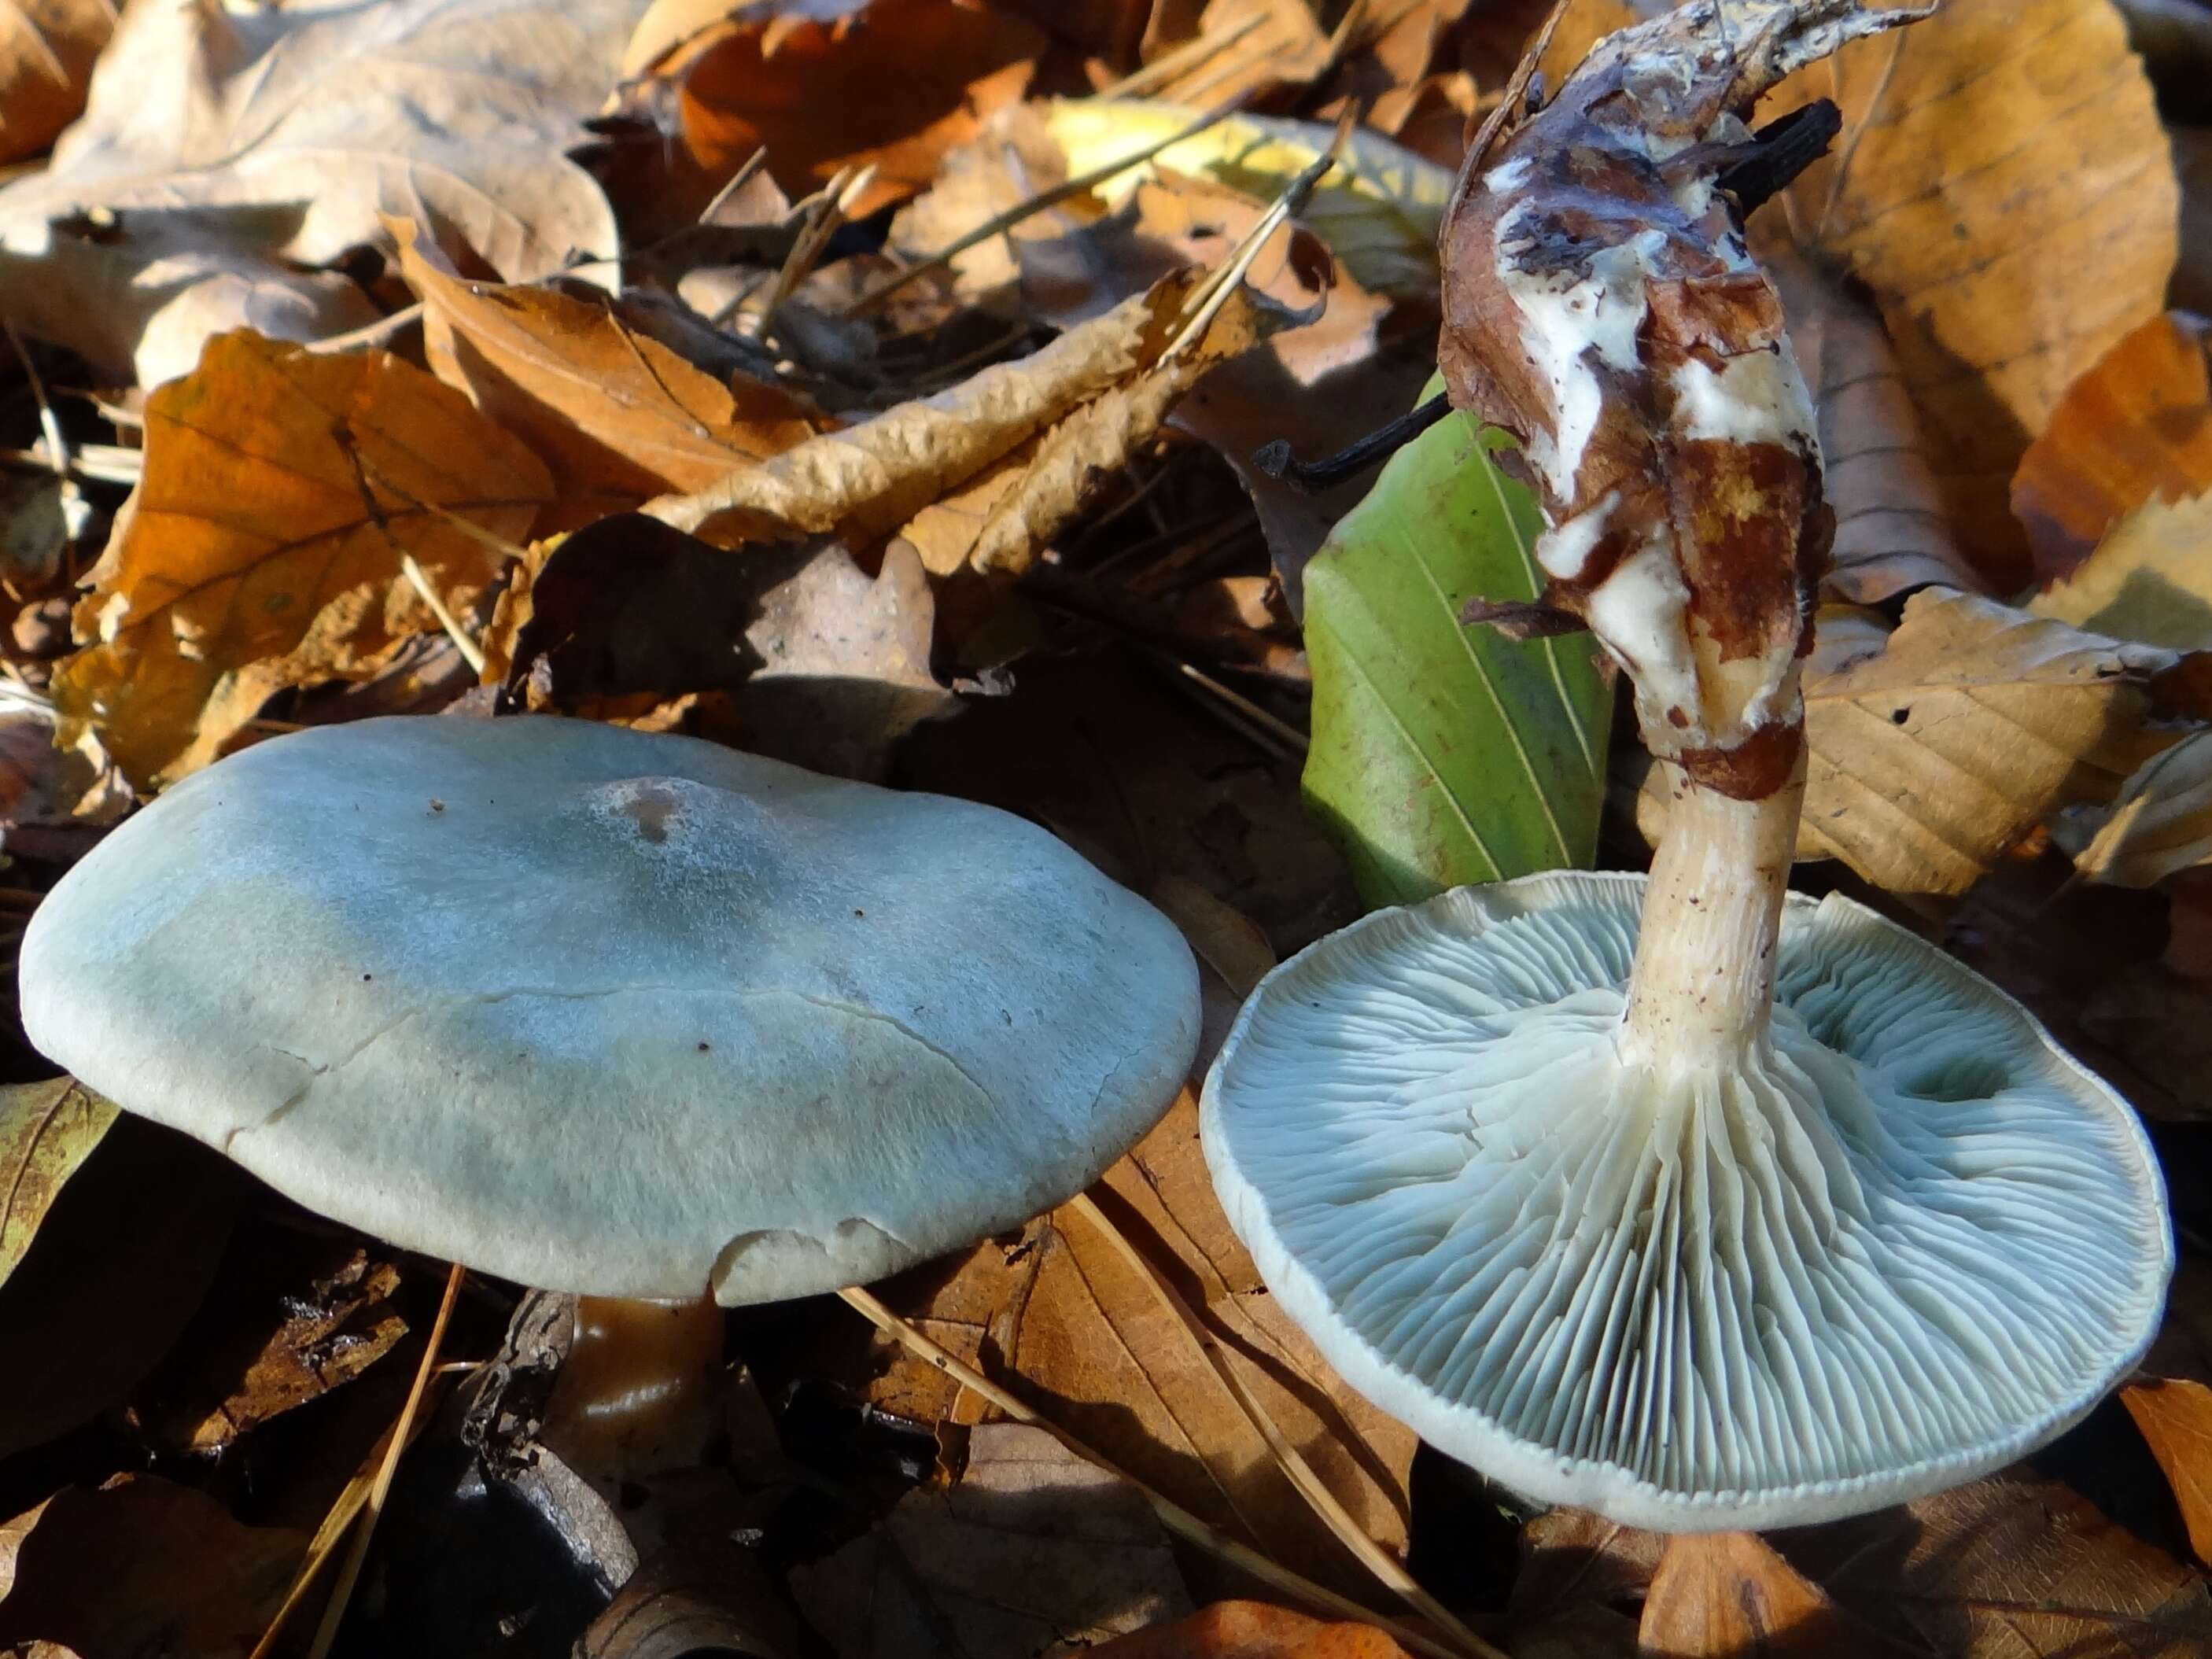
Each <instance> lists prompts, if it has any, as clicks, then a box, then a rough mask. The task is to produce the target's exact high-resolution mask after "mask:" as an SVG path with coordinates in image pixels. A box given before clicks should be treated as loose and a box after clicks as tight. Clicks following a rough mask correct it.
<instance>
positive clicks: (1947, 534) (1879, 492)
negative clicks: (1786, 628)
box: [1768, 250, 1980, 605]
mask: <svg viewBox="0 0 2212 1659" xmlns="http://www.w3.org/2000/svg"><path fill="white" fill-rule="evenodd" d="M1768 269H1769V270H1771V272H1772V274H1773V276H1774V280H1775V286H1776V287H1777V288H1778V289H1779V290H1780V292H1781V295H1782V303H1783V306H1784V309H1785V311H1786V312H1787V313H1788V315H1789V319H1790V341H1791V343H1793V344H1794V345H1795V346H1796V350H1797V361H1798V363H1799V364H1800V366H1801V367H1802V368H1803V369H1804V372H1805V380H1806V383H1807V385H1808V386H1810V387H1811V388H1812V390H1813V393H1814V398H1816V399H1817V400H1818V404H1819V408H1820V454H1821V458H1822V459H1823V460H1824V461H1825V462H1826V474H1825V477H1824V478H1823V480H1822V483H1821V489H1822V493H1823V494H1824V495H1826V498H1827V501H1828V505H1829V506H1830V507H1832V508H1833V509H1834V511H1835V515H1836V538H1835V544H1834V546H1833V548H1832V550H1831V555H1830V557H1831V566H1830V569H1829V572H1828V575H1827V579H1826V584H1825V586H1826V589H1827V591H1828V592H1832V593H1834V594H1837V595H1838V596H1840V597H1841V598H1843V599H1848V600H1850V601H1851V602H1852V603H1853V604H1856V605H1880V604H1881V603H1882V602H1883V601H1884V600H1886V599H1894V598H1896V597H1897V596H1898V595H1899V594H1900V593H1903V592H1907V591H1909V590H1911V589H1912V588H1916V587H1925V586H1929V584H1931V583H1934V584H1937V585H1940V586H1945V587H1957V588H1965V589H1969V590H1971V589H1972V588H1974V587H1976V586H1979V584H1980V578H1979V577H1978V576H1977V575H1976V574H1975V573H1974V570H1973V568H1972V566H1970V565H1969V564H1968V563H1967V562H1966V559H1965V558H1964V556H1961V555H1960V551H1959V544H1958V542H1957V540H1956V539H1955V538H1954V537H1953V536H1952V534H1951V524H1950V519H1949V517H1948V513H1946V511H1945V508H1944V504H1943V496H1942V491H1940V490H1939V489H1937V488H1936V480H1935V477H1934V476H1933V475H1932V474H1931V473H1930V472H1929V470H1928V453H1927V441H1926V439H1925V438H1924V437H1923V434H1922V432H1921V428H1920V416H1919V415H1918V414H1917V412H1916V411H1915V410H1914V409H1913V406H1912V394H1911V392H1909V391H1908V390H1907V389H1906V387H1905V381H1904V379H1903V377H1902V376H1901V375H1900V374H1899V371H1898V367H1897V355H1896V353H1895V352H1894V351H1893V350H1892V349H1891V348H1890V343H1889V334H1888V331H1887V330H1886V329H1885V328H1883V326H1882V322H1881V315H1880V313H1877V312H1875V311H1874V310H1873V309H1872V308H1870V307H1869V306H1867V305H1866V304H1865V303H1864V302H1863V301H1861V300H1860V299H1859V298H1857V296H1855V295H1850V294H1848V293H1846V292H1845V291H1844V289H1843V287H1842V285H1841V284H1839V283H1837V282H1835V281H1834V280H1833V279H1832V278H1831V277H1828V276H1825V275H1823V274H1822V273H1821V272H1820V271H1819V270H1816V269H1815V268H1814V266H1813V265H1811V264H1808V262H1807V261H1805V260H1803V259H1802V258H1797V257H1796V255H1795V254H1794V253H1790V252H1788V251H1787V250H1783V251H1781V252H1778V253H1776V254H1775V255H1773V256H1772V257H1771V258H1769V261H1768Z"/></svg>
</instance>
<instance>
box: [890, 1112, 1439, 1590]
mask: <svg viewBox="0 0 2212 1659" xmlns="http://www.w3.org/2000/svg"><path fill="white" fill-rule="evenodd" d="M1093 1196H1094V1198H1095V1200H1097V1203H1098V1205H1099V1206H1100V1208H1101V1209H1102V1210H1103V1212H1105V1213H1106V1215H1107V1216H1108V1218H1109V1220H1110V1221H1111V1222H1112V1224H1113V1225H1115V1226H1116V1227H1118V1228H1119V1229H1120V1230H1121V1232H1122V1233H1123V1234H1124V1235H1125V1236H1126V1237H1127V1238H1128V1239H1129V1240H1130V1241H1131V1242H1132V1243H1133V1244H1134V1245H1135V1246H1136V1248H1137V1249H1139V1251H1140V1252H1142V1254H1143V1255H1144V1256H1145V1257H1146V1260H1147V1261H1150V1262H1151V1263H1152V1264H1153V1267H1154V1268H1155V1270H1156V1271H1158V1272H1159V1273H1162V1274H1163V1275H1164V1277H1165V1278H1166V1279H1167V1280H1168V1282H1169V1283H1170V1284H1171V1285H1173V1286H1174V1287H1175V1289H1176V1291H1177V1292H1178V1293H1179V1294H1180V1295H1181V1296H1182V1299H1183V1301H1184V1302H1185V1303H1186V1304H1188V1306H1189V1307H1191V1308H1192V1309H1194V1310H1196V1311H1197V1313H1198V1316H1199V1317H1200V1319H1201V1320H1202V1321H1203V1322H1205V1323H1206V1325H1207V1326H1208V1328H1210V1331H1211V1333H1212V1336H1213V1337H1214V1339H1215V1340H1216V1342H1217V1344H1218V1348H1219V1350H1220V1352H1221V1354H1222V1356H1223V1358H1225V1359H1226V1361H1227V1362H1228V1363H1229V1364H1231V1366H1233V1367H1234V1368H1235V1369H1236V1371H1237V1375H1238V1376H1239V1377H1240V1378H1242V1380H1243V1383H1245V1385H1246V1387H1247V1388H1248V1389H1249V1390H1250V1391H1251V1392H1252V1393H1253V1394H1254V1395H1256V1396H1257V1398H1258V1399H1259V1400H1260V1401H1261V1403H1262V1405H1263V1406H1264V1407H1265V1408H1266V1409H1267V1413H1268V1414H1269V1415H1270V1416H1271V1417H1272V1418H1273V1420H1274V1421H1275V1423H1276V1424H1277V1425H1279V1427H1280V1429H1281V1430H1282V1431H1283V1434H1284V1436H1285V1438H1287V1439H1288V1440H1289V1442H1290V1443H1291V1445H1293V1446H1295V1447H1297V1449H1298V1450H1299V1451H1300V1452H1301V1453H1302V1454H1304V1456H1305V1458H1306V1459H1307V1461H1308V1462H1310V1463H1311V1464H1312V1465H1313V1467H1314V1468H1315V1470H1316V1473H1317V1474H1319V1475H1320V1477H1321V1479H1322V1481H1323V1482H1324V1483H1325V1484H1326V1485H1327V1486H1328V1488H1329V1490H1330V1491H1331V1492H1334V1493H1335V1494H1336V1495H1337V1497H1338V1498H1340V1500H1341V1501H1342V1502H1343V1504H1344V1505H1345V1507H1346V1509H1347V1510H1349V1511H1350V1512H1351V1514H1352V1516H1353V1518H1354V1520H1355V1521H1356V1522H1358V1524H1359V1525H1360V1526H1361V1527H1362V1528H1364V1530H1365V1531H1366V1532H1367V1534H1368V1535H1369V1536H1370V1537H1372V1538H1374V1539H1376V1541H1378V1542H1380V1543H1381V1544H1382V1545H1383V1547H1385V1548H1386V1549H1391V1550H1402V1549H1403V1548H1404V1547H1405V1546H1406V1541H1407V1496H1406V1479H1407V1470H1408V1468H1410V1465H1411V1462H1412V1458H1413V1447H1414V1438H1413V1434H1412V1433H1411V1432H1410V1431H1407V1429H1406V1428H1404V1427H1403V1426H1402V1425H1400V1424H1398V1423H1396V1422H1395V1421H1394V1420H1392V1419H1389V1418H1388V1417H1386V1416H1384V1415H1383V1413H1380V1412H1378V1411H1376V1409H1375V1408H1374V1407H1372V1406H1370V1405H1369V1404H1367V1402H1366V1401H1364V1400H1362V1399H1361V1398H1360V1397H1359V1396H1358V1395H1356V1394H1354V1393H1353V1392H1352V1390H1351V1389H1349V1388H1348V1387H1347V1386H1346V1384H1345V1383H1344V1382H1343V1381H1342V1380H1341V1379H1340V1378H1339V1377H1338V1376H1336V1375H1335V1373H1334V1371H1332V1370H1330V1369H1329V1367H1328V1363H1327V1362H1326V1361H1325V1360H1323V1359H1322V1358H1321V1356H1320V1353H1319V1352H1318V1351H1317V1350H1316V1349H1315V1347H1314V1346H1313V1344H1312V1343H1311V1341H1310V1340H1309V1339H1308V1338H1307V1337H1306V1336H1305V1334H1304V1333H1303V1332H1301V1331H1300V1330H1299V1329H1298V1328H1297V1326H1296V1325H1295V1324H1294V1323H1293V1322H1291V1320H1290V1319H1289V1318H1288V1317H1287V1316H1285V1314H1284V1313H1283V1312H1282V1311H1281V1310H1280V1309H1279V1307H1278V1306H1277V1304H1276V1303H1275V1301H1274V1298H1273V1297H1270V1296H1269V1295H1267V1291H1266V1290H1265V1288H1264V1286H1263V1285H1261V1281H1260V1278H1259V1273H1258V1272H1257V1270H1256V1269H1255V1267H1254V1266H1253V1264H1252V1261H1251V1258H1250V1256H1249V1255H1247V1254H1246V1253H1245V1250H1244V1248H1243V1245H1242V1244H1241V1243H1238V1241H1237V1237H1236V1235H1235V1234H1234V1233H1233V1232H1232V1231H1231V1230H1230V1227H1229V1223H1228V1219H1227V1218H1226V1217H1225V1216H1224V1215H1223V1213H1222V1212H1221V1206H1220V1204H1219V1202H1218V1200H1217V1199H1216V1198H1215V1197H1214V1195H1213V1187H1212V1180H1211V1179H1210V1177H1209V1176H1207V1174H1206V1164H1205V1160H1204V1157H1203V1155H1202V1154H1201V1152H1200V1149H1199V1142H1198V1123H1197V1103H1196V1101H1195V1100H1194V1097H1192V1096H1191V1094H1190V1093H1189V1091H1185V1092H1184V1094H1183V1096H1182V1098H1181V1099H1180V1100H1178V1101H1177V1102H1176V1105H1175V1107H1174V1109H1171V1110H1170V1112H1169V1114H1168V1115H1167V1117H1166V1119H1165V1120H1164V1121H1163V1122H1162V1123H1161V1124H1160V1125H1159V1127H1157V1128H1155V1129H1154V1130H1153V1131H1152V1133H1151V1134H1149V1135H1147V1136H1146V1138H1145V1139H1144V1140H1143V1141H1142V1142H1140V1143H1139V1146H1137V1148H1136V1150H1135V1151H1134V1152H1131V1153H1130V1154H1129V1156H1128V1157H1127V1158H1124V1159H1122V1160H1121V1163H1119V1164H1115V1166H1114V1167H1113V1168H1112V1169H1111V1170H1108V1171H1107V1173H1106V1175H1105V1176H1104V1178H1103V1181H1102V1182H1101V1183H1100V1185H1099V1186H1098V1187H1097V1188H1094V1189H1093ZM932 1278H933V1281H934V1282H933V1283H924V1282H921V1281H918V1280H917V1279H915V1278H912V1277H909V1278H908V1279H905V1280H895V1281H893V1283H892V1285H890V1287H888V1288H887V1289H886V1290H885V1291H884V1297H885V1300H886V1301H887V1302H888V1303H890V1305H891V1306H893V1307H894V1308H895V1309H896V1310H898V1311H899V1312H901V1313H902V1314H904V1315H906V1316H908V1317H909V1318H912V1319H915V1321H916V1322H917V1323H919V1324H921V1328H923V1329H924V1330H926V1331H927V1332H928V1333H929V1334H930V1335H931V1336H932V1338H933V1339H934V1340H937V1341H938V1342H939V1343H941V1344H943V1345H944V1346H946V1347H947V1348H949V1349H951V1351H952V1352H955V1353H957V1354H959V1355H960V1356H961V1357H962V1358H966V1359H969V1360H970V1361H971V1362H975V1361H979V1360H980V1362H981V1365H982V1368H983V1369H984V1370H986V1371H987V1372H988V1373H991V1374H993V1375H995V1376H1000V1378H1002V1379H1003V1380H1006V1381H1007V1383H1008V1384H1009V1386H1011V1387H1012V1388H1013V1389H1016V1391H1017V1392H1019V1393H1022V1394H1024V1395H1028V1396H1030V1397H1031V1398H1034V1399H1037V1400H1040V1401H1050V1402H1051V1405H1050V1410H1051V1413H1052V1417H1053V1420H1054V1422H1055V1423H1057V1424H1058V1425H1060V1426H1061V1427H1063V1428H1065V1429H1066V1430H1067V1431H1069V1432H1071V1433H1072V1434H1074V1435H1075V1436H1077V1437H1079V1438H1080V1439H1081V1440H1082V1441H1083V1442H1084V1443H1085V1444H1087V1445H1091V1446H1095V1447H1096V1448H1097V1449H1098V1450H1099V1451H1100V1452H1101V1453H1103V1455H1106V1456H1107V1457H1109V1458H1110V1459H1112V1460H1113V1461H1114V1462H1115V1464H1116V1465H1118V1466H1119V1467H1121V1468H1125V1469H1127V1470H1128V1472H1129V1473H1130V1474H1133V1475H1134V1476H1135V1477H1136V1478H1137V1479H1139V1480H1143V1481H1145V1482H1146V1484H1148V1485H1149V1486H1152V1487H1153V1488H1154V1490H1156V1491H1158V1492H1162V1493H1164V1494H1165V1495H1166V1496H1167V1497H1169V1498H1172V1499H1173V1500H1174V1501H1175V1502H1176V1503H1178V1504H1182V1505H1183V1506H1184V1507H1185V1508H1186V1509H1188V1510H1191V1511H1192V1512H1194V1514H1196V1515H1198V1516H1200V1518H1201V1519H1204V1520H1206V1521H1208V1522H1212V1524H1213V1525H1215V1526H1218V1527H1219V1528H1223V1529H1224V1530H1225V1531H1227V1532H1228V1533H1230V1534H1231V1535H1232V1536H1234V1537H1237V1538H1240V1539H1242V1540H1243V1541H1246V1542H1248V1543H1250V1544H1252V1545H1254V1546H1255V1547H1257V1548H1258V1549H1260V1550H1261V1552H1262V1553H1264V1554H1266V1555H1267V1556H1269V1557H1270V1558H1271V1559H1274V1560H1276V1561H1279V1562H1280V1563H1282V1564H1283V1565H1285V1566H1289V1567H1291V1568H1292V1569H1293V1570H1294V1571H1298V1572H1301V1573H1304V1574H1305V1575H1307V1576H1308V1577H1313V1578H1316V1579H1318V1580H1319V1581H1320V1582H1322V1583H1328V1584H1330V1585H1332V1586H1334V1587H1337V1588H1340V1589H1344V1590H1345V1591H1346V1593H1348V1594H1352V1595H1374V1594H1375V1593H1376V1592H1375V1587H1374V1583H1373V1580H1372V1579H1371V1577H1369V1575H1368V1574H1367V1572H1366V1571H1365V1569H1364V1568H1363V1567H1361V1566H1359V1565H1356V1564H1355V1563H1354V1562H1353V1561H1352V1558H1351V1557H1350V1555H1349V1554H1348V1553H1346V1551H1345V1550H1344V1548H1343V1547H1342V1546H1341V1545H1340V1544H1339V1543H1338V1542H1337V1541H1336V1539H1335V1537H1334V1534H1332V1533H1331V1532H1330V1531H1329V1530H1328V1527H1327V1526H1326V1525H1325V1524H1324V1523H1323V1522H1322V1521H1320V1520H1319V1519H1318V1518H1317V1517H1316V1516H1315V1515H1314V1514H1313V1512H1312V1511H1311V1510H1310V1509H1308V1508H1307V1507H1306V1505H1305V1504H1304V1500H1303V1499H1301V1498H1299V1497H1298V1496H1297V1492H1296V1489H1295V1488H1293V1487H1292V1486H1291V1485H1290V1483H1289V1480H1288V1479H1287V1478H1286V1477H1285V1475H1284V1474H1283V1473H1282V1472H1281V1470H1280V1468H1279V1467H1278V1465H1277V1464H1276V1463H1275V1462H1274V1460H1273V1456H1272V1455H1271V1454H1270V1453H1269V1452H1268V1450H1267V1443H1266V1442H1265V1440H1264V1439H1262V1438H1261V1435H1260V1434H1259V1432H1258V1431H1257V1430H1256V1429H1255V1428H1254V1427H1253V1426H1252V1425H1251V1422H1250V1420H1249V1419H1248V1418H1247V1417H1246V1416H1245V1414H1244V1413H1243V1409H1242V1407H1240V1406H1239V1405H1238V1404H1237V1401H1236V1399H1235V1397H1234V1396H1233V1395H1231V1392H1230V1390H1229V1389H1228V1388H1227V1386H1226V1385H1225V1383H1223V1382H1222V1381H1221V1379H1220V1378H1219V1377H1218V1376H1217V1375H1216V1374H1215V1373H1214V1371H1213V1369H1212V1366H1211V1365H1210V1364H1208V1363H1207V1362H1206V1358H1205V1357H1204V1355H1203V1354H1202V1353H1201V1352H1200V1350H1199V1349H1198V1347H1197V1346H1196V1344H1195V1342H1194V1340H1193V1338H1192V1336H1191V1334H1190V1333H1189V1331H1188V1328H1186V1327H1185V1326H1184V1325H1183V1324H1182V1322H1181V1321H1180V1320H1179V1319H1178V1318H1177V1317H1176V1316H1175V1315H1174V1314H1173V1313H1172V1312H1171V1311H1170V1310H1168V1309H1167V1308H1166V1307H1164V1306H1163V1305H1162V1304H1161V1301H1160V1299H1159V1297H1158V1295H1157V1294H1156V1292H1155V1291H1154V1290H1153V1288H1152V1285H1150V1284H1149V1283H1148V1282H1147V1281H1146V1279H1145V1278H1144V1277H1143V1276H1141V1275H1139V1273H1137V1272H1136V1271H1135V1270H1134V1269H1133V1267H1131V1266H1130V1265H1129V1263H1128V1262H1127V1261H1126V1260H1125V1259H1124V1258H1123V1257H1122V1256H1121V1255H1120V1254H1119V1253H1118V1252H1117V1251H1116V1250H1115V1248H1114V1246H1113V1244H1112V1243H1111V1242H1110V1241H1109V1239H1107V1238H1106V1237H1103V1235H1102V1234H1101V1232H1100V1231H1099V1230H1098V1229H1097V1227H1096V1226H1095V1225H1093V1224H1092V1223H1091V1222H1090V1221H1089V1220H1087V1219H1086V1218H1085V1217H1083V1216H1082V1215H1081V1214H1079V1213H1077V1212H1073V1211H1072V1210H1068V1209H1062V1210H1059V1211H1055V1212H1054V1213H1053V1214H1052V1215H1051V1216H1049V1217H1047V1218H1042V1219H1040V1220H1038V1221H1036V1222H1033V1223H1031V1224H1030V1227H1029V1229H1028V1230H1027V1231H1025V1232H1024V1237H1023V1241H1022V1243H1021V1244H1020V1246H1019V1247H1018V1248H1017V1249H1015V1250H1014V1251H1013V1252H1012V1254H1011V1255H1009V1253H1008V1252H1006V1250H1004V1249H1001V1248H1000V1246H998V1245H997V1244H992V1243H987V1244H985V1245H983V1246H982V1247H981V1248H980V1249H978V1250H977V1251H976V1252H975V1254H974V1255H972V1256H971V1257H970V1258H969V1260H968V1261H967V1262H966V1263H964V1264H963V1266H962V1267H961V1269H960V1270H959V1272H958V1273H956V1274H955V1275H953V1276H952V1278H951V1279H950V1280H949V1281H948V1280H945V1279H943V1278H942V1275H941V1274H940V1275H933V1276H932ZM956 1394H957V1390H955V1389H952V1388H951V1386H949V1385H948V1384H947V1383H945V1379H944V1378H943V1377H942V1376H939V1375H938V1374H937V1373H935V1372H934V1371H932V1370H929V1368H927V1366H924V1365H922V1364H920V1362H917V1361H912V1360H908V1359H900V1360H897V1361H896V1362H894V1363H893V1364H891V1365H890V1367H889V1369H888V1370H887V1371H886V1372H885V1373H884V1376H883V1378H882V1380H881V1382H880V1383H878V1385H877V1389H876V1397H877V1398H878V1399H880V1400H884V1401H887V1402H888V1401H896V1402H897V1408H898V1409H901V1410H902V1411H905V1412H908V1413H911V1414H914V1415H917V1416H920V1417H921V1418H923V1419H925V1420H933V1419H937V1418H939V1417H941V1416H943V1415H945V1413H947V1412H952V1411H954V1408H955V1406H956V1403H957V1412H955V1414H956V1415H957V1416H958V1417H959V1418H961V1419H963V1420H972V1419H974V1418H975V1416H976V1415H978V1414H979V1407H978V1405H977V1402H975V1401H974V1400H973V1398H972V1397H971V1396H960V1397H959V1399H958V1400H957V1402H956V1399H955V1395H956Z"/></svg>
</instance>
